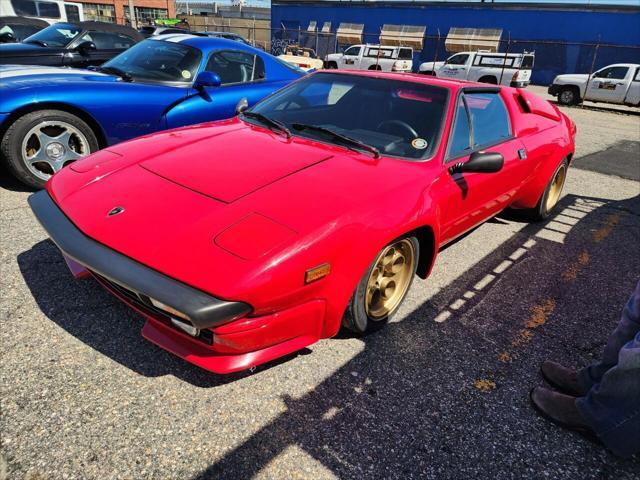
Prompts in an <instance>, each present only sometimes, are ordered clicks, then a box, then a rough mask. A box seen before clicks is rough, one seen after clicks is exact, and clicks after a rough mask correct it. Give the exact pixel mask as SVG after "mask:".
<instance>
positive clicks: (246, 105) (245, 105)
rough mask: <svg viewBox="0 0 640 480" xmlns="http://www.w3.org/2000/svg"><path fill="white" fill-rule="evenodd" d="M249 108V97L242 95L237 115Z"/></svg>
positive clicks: (237, 106) (237, 107)
mask: <svg viewBox="0 0 640 480" xmlns="http://www.w3.org/2000/svg"><path fill="white" fill-rule="evenodd" d="M247 108H249V100H247V97H242V98H241V99H240V101H239V102H238V104H237V105H236V115H240V114H241V113H242V112H244V111H245V110H246V109H247Z"/></svg>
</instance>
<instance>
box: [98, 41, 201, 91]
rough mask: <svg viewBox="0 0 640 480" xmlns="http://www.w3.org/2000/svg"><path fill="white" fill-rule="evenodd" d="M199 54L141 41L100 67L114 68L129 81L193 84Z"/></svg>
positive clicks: (183, 47)
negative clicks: (130, 79)
mask: <svg viewBox="0 0 640 480" xmlns="http://www.w3.org/2000/svg"><path fill="white" fill-rule="evenodd" d="M201 59H202V53H201V52H200V50H198V49H197V48H193V47H190V46H188V45H183V44H180V43H172V42H165V41H158V40H145V41H143V42H140V43H138V44H136V45H134V46H133V47H131V48H130V49H128V50H125V51H124V52H122V53H121V54H120V55H118V56H117V57H115V58H113V59H111V60H109V61H108V62H107V63H105V64H103V65H102V69H107V70H108V69H109V68H114V69H117V70H119V71H121V72H124V73H125V74H127V75H128V76H129V77H131V78H132V79H133V80H142V81H144V80H148V81H153V82H177V83H184V84H190V83H191V82H193V79H194V78H195V76H196V74H197V73H198V67H199V66H200V60H201Z"/></svg>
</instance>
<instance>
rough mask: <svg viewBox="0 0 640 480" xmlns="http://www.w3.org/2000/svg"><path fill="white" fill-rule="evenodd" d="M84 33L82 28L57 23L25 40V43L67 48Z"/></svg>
mask: <svg viewBox="0 0 640 480" xmlns="http://www.w3.org/2000/svg"><path fill="white" fill-rule="evenodd" d="M81 32H82V28H80V27H79V26H77V25H74V24H72V23H56V24H55V25H51V26H50V27H47V28H45V29H44V30H40V31H39V32H37V33H34V34H33V35H31V36H30V37H27V38H25V40H24V43H34V44H37V45H42V46H43V47H66V46H67V45H69V44H70V43H71V42H72V41H73V39H75V38H76V37H77V36H78V35H80V33H81Z"/></svg>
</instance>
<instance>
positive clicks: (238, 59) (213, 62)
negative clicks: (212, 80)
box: [205, 50, 265, 85]
mask: <svg viewBox="0 0 640 480" xmlns="http://www.w3.org/2000/svg"><path fill="white" fill-rule="evenodd" d="M205 70H207V71H209V72H214V73H217V74H218V75H219V76H220V80H221V81H222V85H231V84H237V83H247V82H253V81H255V80H262V79H264V78H265V69H264V62H263V61H262V58H261V57H259V56H258V55H254V54H251V53H247V52H241V51H238V50H222V51H220V52H215V53H213V54H212V55H211V57H210V58H209V61H208V62H207V66H206V67H205Z"/></svg>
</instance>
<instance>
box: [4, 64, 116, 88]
mask: <svg viewBox="0 0 640 480" xmlns="http://www.w3.org/2000/svg"><path fill="white" fill-rule="evenodd" d="M0 78H1V79H2V82H1V83H2V85H3V86H6V87H9V88H11V87H32V86H36V85H37V86H43V85H52V84H65V83H69V82H73V81H78V80H83V81H90V82H117V81H119V78H118V77H116V76H114V75H107V74H104V73H100V72H94V71H91V70H82V69H79V68H66V67H40V66H36V65H0Z"/></svg>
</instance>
